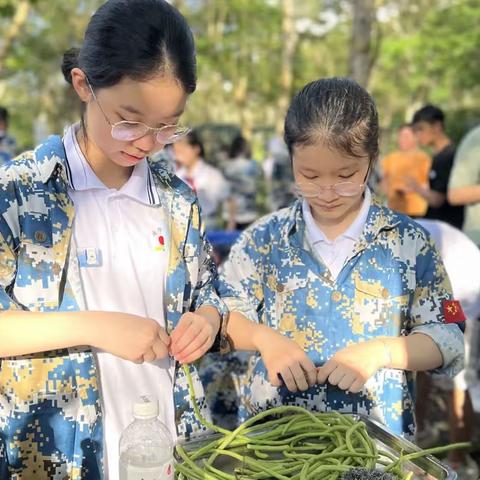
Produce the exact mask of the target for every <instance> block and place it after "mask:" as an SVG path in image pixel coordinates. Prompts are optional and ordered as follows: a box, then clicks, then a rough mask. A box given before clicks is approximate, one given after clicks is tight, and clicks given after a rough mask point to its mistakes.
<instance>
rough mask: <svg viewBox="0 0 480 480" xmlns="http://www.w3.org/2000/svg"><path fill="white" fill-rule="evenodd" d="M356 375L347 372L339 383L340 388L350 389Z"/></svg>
mask: <svg viewBox="0 0 480 480" xmlns="http://www.w3.org/2000/svg"><path fill="white" fill-rule="evenodd" d="M355 380H356V376H355V375H354V374H353V373H347V374H346V375H345V376H344V377H343V378H342V379H341V380H340V382H339V383H338V388H341V389H342V390H350V387H351V386H352V384H353V382H355Z"/></svg>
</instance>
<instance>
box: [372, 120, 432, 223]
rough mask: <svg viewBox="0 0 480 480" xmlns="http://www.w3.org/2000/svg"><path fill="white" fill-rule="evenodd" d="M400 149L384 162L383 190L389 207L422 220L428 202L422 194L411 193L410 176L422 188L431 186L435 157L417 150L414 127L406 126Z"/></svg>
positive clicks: (385, 158) (399, 138)
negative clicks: (429, 178) (429, 176)
mask: <svg viewBox="0 0 480 480" xmlns="http://www.w3.org/2000/svg"><path fill="white" fill-rule="evenodd" d="M397 141H398V147H399V149H398V150H396V151H395V152H392V153H390V154H389V155H387V156H385V157H384V158H383V160H382V162H381V169H382V182H381V186H382V190H383V192H384V193H385V194H386V196H387V202H388V206H389V208H391V209H392V210H395V211H397V212H400V213H403V214H405V215H409V216H411V217H422V216H423V215H425V212H426V211H427V202H426V200H425V199H423V198H422V197H421V196H420V195H419V194H418V193H415V192H411V191H407V190H408V189H407V185H406V183H405V179H406V177H412V178H414V179H415V180H416V181H417V182H418V183H419V184H420V185H427V184H428V174H429V171H430V166H431V163H432V161H431V158H430V156H429V155H427V154H426V153H425V152H422V151H421V150H419V149H418V148H417V141H416V137H415V134H414V132H413V130H412V127H411V126H410V125H408V124H405V125H402V126H401V127H400V129H399V131H398V140H397Z"/></svg>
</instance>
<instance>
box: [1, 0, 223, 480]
mask: <svg viewBox="0 0 480 480" xmlns="http://www.w3.org/2000/svg"><path fill="white" fill-rule="evenodd" d="M62 70H63V72H64V75H65V78H66V79H67V81H68V82H69V83H70V84H71V85H72V86H73V88H74V90H75V92H76V93H77V95H78V96H79V98H80V100H81V101H82V102H83V104H84V114H83V117H82V121H81V123H80V124H76V125H72V126H71V127H69V128H68V129H67V130H66V132H65V135H64V137H63V138H61V137H57V136H52V137H50V138H48V139H47V140H46V141H45V142H44V143H42V144H41V145H40V146H38V147H37V148H36V149H35V150H34V151H33V152H28V153H25V154H23V155H21V156H20V157H19V158H18V159H15V160H12V161H10V162H8V163H7V164H6V165H3V166H2V167H1V169H0V259H1V260H0V287H1V288H0V308H1V310H2V312H1V313H0V478H2V479H6V478H15V479H33V478H34V479H62V480H63V479H66V478H68V479H80V478H81V479H89V480H98V479H102V478H107V477H110V478H111V479H112V480H116V479H117V478H118V472H117V469H118V453H117V452H118V440H119V435H120V432H121V431H122V429H123V428H124V427H125V426H126V425H127V424H128V423H130V421H131V407H132V402H133V400H134V399H135V397H136V396H137V395H140V394H144V393H151V394H152V393H153V394H154V395H155V396H156V397H157V398H159V401H160V404H161V407H162V408H161V412H162V414H163V415H162V420H163V421H164V423H165V424H166V425H167V426H168V427H169V428H170V431H171V433H172V435H173V436H174V437H176V436H177V435H179V436H184V437H185V436H186V437H188V436H191V435H193V434H195V432H197V431H199V429H200V426H199V425H198V424H197V422H196V420H195V416H194V414H193V410H192V408H191V405H190V404H189V400H188V395H187V393H186V391H187V384H186V380H185V378H184V377H183V376H182V371H181V369H180V370H179V368H178V364H179V362H192V361H194V360H196V359H197V358H199V357H200V356H202V355H203V354H204V353H205V352H206V351H207V350H209V349H210V348H212V345H213V344H214V340H215V338H216V337H217V333H218V332H219V329H220V328H221V317H222V315H223V314H224V313H225V310H224V307H223V304H222V302H221V301H220V299H219V298H218V296H217V294H216V293H215V291H214V289H213V287H212V281H213V278H214V275H215V269H214V267H213V264H212V260H211V258H210V248H209V246H208V244H207V242H206V241H205V239H204V232H203V226H202V223H201V220H200V216H199V208H198V203H197V199H196V197H195V196H194V194H193V193H192V191H191V190H190V189H189V188H188V187H187V186H186V185H185V184H184V183H182V182H181V181H180V180H179V179H178V178H177V177H175V175H174V174H173V173H172V172H171V171H170V170H169V168H168V167H167V165H166V164H164V163H163V162H162V161H158V162H154V161H151V160H150V157H151V156H153V154H154V153H156V152H158V151H160V150H161V149H162V148H163V147H164V145H165V144H168V143H172V142H175V140H177V139H178V138H181V137H182V136H183V135H184V134H185V133H186V132H187V131H188V129H186V128H183V127H181V126H180V125H179V124H178V120H179V117H180V116H181V114H182V112H183V110H184V108H185V105H186V102H187V99H188V96H189V94H190V93H192V92H193V91H194V90H195V82H196V79H195V51H194V44H193V38H192V34H191V32H190V30H189V28H188V25H187V24H186V22H185V20H184V18H183V17H182V16H181V15H180V14H179V13H178V12H177V11H176V10H175V9H174V8H173V7H171V6H170V5H169V4H168V3H167V2H165V1H163V0H138V1H136V2H129V1H127V0H109V1H108V2H106V3H105V4H104V5H103V6H102V7H100V8H99V10H98V11H97V12H96V13H95V14H94V16H93V17H92V18H91V21H90V23H89V26H88V28H87V31H86V34H85V39H84V44H83V46H82V48H81V49H80V50H79V51H70V52H68V53H67V54H66V55H65V57H64V63H63V66H62ZM217 338H219V337H217ZM194 383H195V387H196V390H197V391H196V394H197V396H198V397H199V398H200V399H202V398H203V391H202V387H201V384H200V383H199V381H198V375H197V373H196V372H194ZM201 405H202V407H204V406H205V405H204V402H201ZM104 461H106V463H105V464H104Z"/></svg>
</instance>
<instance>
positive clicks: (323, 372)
mask: <svg viewBox="0 0 480 480" xmlns="http://www.w3.org/2000/svg"><path fill="white" fill-rule="evenodd" d="M336 368H337V363H336V362H334V361H333V360H329V361H328V362H327V363H325V365H323V366H322V367H320V368H319V369H318V370H317V383H325V382H326V381H327V378H328V377H329V375H330V374H331V373H332V372H333V371H334V370H335V369H336Z"/></svg>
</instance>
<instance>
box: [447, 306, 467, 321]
mask: <svg viewBox="0 0 480 480" xmlns="http://www.w3.org/2000/svg"><path fill="white" fill-rule="evenodd" d="M443 314H444V315H445V323H461V322H464V321H465V314H464V313H463V310H462V307H461V305H460V302H459V301H458V300H444V301H443Z"/></svg>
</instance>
